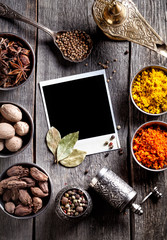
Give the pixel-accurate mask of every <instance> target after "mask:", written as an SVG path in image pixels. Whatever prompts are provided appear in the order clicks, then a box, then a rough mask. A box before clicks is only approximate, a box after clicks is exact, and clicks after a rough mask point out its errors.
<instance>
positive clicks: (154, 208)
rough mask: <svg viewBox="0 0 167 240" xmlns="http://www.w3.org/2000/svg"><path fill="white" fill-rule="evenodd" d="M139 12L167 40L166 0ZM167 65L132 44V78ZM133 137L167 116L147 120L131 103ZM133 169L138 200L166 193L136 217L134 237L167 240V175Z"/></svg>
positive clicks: (148, 4) (142, 5) (141, 7)
mask: <svg viewBox="0 0 167 240" xmlns="http://www.w3.org/2000/svg"><path fill="white" fill-rule="evenodd" d="M135 2H136V3H137V4H138V5H137V6H138V8H139V10H140V11H141V13H142V14H143V15H144V17H145V18H146V19H147V21H148V22H149V23H150V24H151V25H152V27H153V28H154V29H155V30H156V31H157V32H158V33H159V34H160V35H161V36H162V38H163V39H164V40H166V41H167V38H166V29H167V24H166V21H165V11H166V3H165V1H163V0H160V1H158V0H155V1H144V0H142V1H135ZM153 64H156V65H164V66H165V65H166V59H165V58H164V57H161V56H159V55H157V54H156V53H154V52H151V51H150V50H148V49H146V48H144V47H141V46H138V45H136V44H132V55H131V77H132V76H134V74H135V73H136V72H137V71H138V70H139V69H140V68H142V67H144V66H148V65H153ZM130 110H131V111H130V119H131V121H130V136H131V137H132V134H133V133H134V131H135V129H137V127H139V126H140V125H141V124H142V123H144V122H146V121H150V120H163V121H167V116H166V115H164V116H163V117H147V116H146V115H144V114H142V113H140V112H139V111H138V110H136V109H135V108H134V106H133V105H132V102H131V101H130ZM131 166H132V184H133V187H134V188H135V190H136V191H137V192H138V198H137V200H138V201H140V200H141V199H142V198H144V196H146V194H147V193H148V192H149V191H150V189H152V188H153V187H154V186H156V185H157V186H158V187H159V190H160V191H162V192H163V194H164V196H163V198H162V199H161V200H160V201H159V202H158V203H157V204H155V203H153V202H152V201H151V200H148V201H147V202H146V204H145V205H144V206H143V210H144V214H143V216H140V217H138V216H135V218H134V217H132V222H133V221H134V222H133V227H132V229H133V238H132V239H136V240H145V239H152V240H156V239H160V240H162V239H163V240H165V239H167V221H166V214H167V206H166V197H167V191H166V190H167V185H166V180H167V173H166V172H162V173H150V172H148V171H146V170H143V169H142V168H140V167H139V166H138V165H137V164H136V163H135V162H134V160H133V159H132V157H131Z"/></svg>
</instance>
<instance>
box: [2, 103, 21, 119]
mask: <svg viewBox="0 0 167 240" xmlns="http://www.w3.org/2000/svg"><path fill="white" fill-rule="evenodd" d="M1 114H2V116H3V117H4V118H6V119H7V120H9V121H10V122H19V121H20V120H21V119H22V112H21V110H20V109H19V108H18V107H16V106H15V105H13V104H3V105H2V106H1Z"/></svg>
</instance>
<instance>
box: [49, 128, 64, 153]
mask: <svg viewBox="0 0 167 240" xmlns="http://www.w3.org/2000/svg"><path fill="white" fill-rule="evenodd" d="M60 140H61V135H60V133H59V131H58V130H57V129H56V128H55V127H51V128H50V129H49V131H48V132H47V134H46V143H47V146H48V148H49V150H50V151H51V152H52V153H53V155H54V156H55V154H56V151H57V146H58V143H59V141H60Z"/></svg>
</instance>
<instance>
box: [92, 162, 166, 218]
mask: <svg viewBox="0 0 167 240" xmlns="http://www.w3.org/2000/svg"><path fill="white" fill-rule="evenodd" d="M90 187H92V188H93V189H94V190H95V191H96V192H98V193H99V194H100V195H101V196H102V197H103V198H104V199H105V200H106V201H107V202H108V203H109V204H110V205H111V206H113V207H114V208H116V209H118V210H119V211H120V212H123V211H124V210H125V209H126V208H130V209H131V210H132V211H133V212H134V213H136V214H138V215H142V214H143V210H142V208H141V205H142V204H143V203H144V202H145V201H146V200H147V199H148V198H149V197H150V196H151V195H154V196H155V197H156V198H157V199H159V198H161V197H162V193H160V192H159V191H158V188H157V187H155V188H154V189H153V191H151V192H150V193H149V194H148V195H147V196H146V197H145V198H144V199H143V201H142V202H141V204H140V205H139V204H136V203H134V201H135V200H136V197H137V192H136V191H135V190H134V189H133V188H132V187H131V186H129V185H128V184H127V183H126V182H125V181H124V180H122V179H121V178H120V177H119V176H118V175H116V174H115V173H114V172H113V171H111V170H109V169H107V168H106V167H104V168H102V169H101V170H100V171H99V173H98V174H97V175H96V177H94V178H93V179H92V181H91V183H90Z"/></svg>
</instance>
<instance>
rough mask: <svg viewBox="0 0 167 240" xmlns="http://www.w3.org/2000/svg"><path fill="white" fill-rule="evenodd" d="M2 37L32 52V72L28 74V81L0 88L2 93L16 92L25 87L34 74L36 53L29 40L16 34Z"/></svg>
mask: <svg viewBox="0 0 167 240" xmlns="http://www.w3.org/2000/svg"><path fill="white" fill-rule="evenodd" d="M0 37H3V38H8V39H9V40H11V41H16V42H20V43H21V44H22V45H23V47H25V48H26V49H28V50H30V67H29V69H30V72H29V73H28V77H27V79H26V80H25V81H23V82H21V83H20V84H19V85H16V86H14V87H7V88H3V87H0V90H1V91H9V90H15V89H17V88H19V87H21V86H23V85H24V84H25V83H27V82H28V80H29V79H30V78H31V75H32V72H33V69H34V66H35V54H34V51H33V49H32V47H31V45H30V43H29V42H28V41H27V40H25V39H24V38H22V37H20V36H18V35H16V34H14V33H0Z"/></svg>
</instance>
